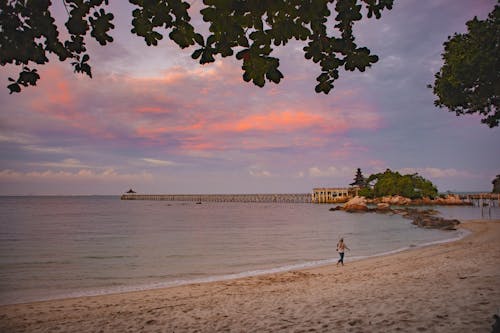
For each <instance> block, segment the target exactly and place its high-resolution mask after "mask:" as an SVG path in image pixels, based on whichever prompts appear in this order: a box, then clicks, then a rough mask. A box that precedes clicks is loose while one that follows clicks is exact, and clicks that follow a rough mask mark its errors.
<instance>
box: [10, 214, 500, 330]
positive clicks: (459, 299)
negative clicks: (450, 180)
mask: <svg viewBox="0 0 500 333" xmlns="http://www.w3.org/2000/svg"><path fill="white" fill-rule="evenodd" d="M460 228H465V229H469V230H471V231H472V232H471V233H470V234H468V235H466V236H465V237H462V238H461V239H460V240H457V241H453V242H447V243H441V244H437V245H428V246H425V247H418V248H410V249H408V250H405V251H402V252H398V253H396V254H387V255H383V256H378V257H370V258H366V259H361V260H358V261H350V262H346V266H344V267H336V266H335V265H326V266H321V267H314V268H305V269H300V270H292V271H286V272H280V273H272V274H266V275H259V276H251V277H242V278H238V279H232V280H225V281H217V282H206V283H195V284H189V285H183V286H175V287H169V288H164V289H153V290H144V291H135V292H127V293H121V294H110V295H101V296H88V297H80V298H70V299H62V300H51V301H41V302H33V303H23V304H15V305H4V306H0V330H1V331H8V332H32V331H51V332H52V331H54V332H57V331H60V332H67V331H81V332H94V331H103V332H114V331H122V332H126V331H130V332H136V331H143V332H156V331H162V332H163V331H164V332H173V331H175V332H191V331H196V330H198V331H201V332H214V331H231V330H233V331H259V332H260V331H264V332H276V331H283V332H287V331H290V330H304V331H305V330H311V331H318V332H326V331H332V330H333V331H335V330H338V331H351V330H353V331H361V332H364V331H370V332H385V331H394V330H402V331H416V330H417V331H427V330H430V331H439V332H452V331H475V330H478V331H485V332H489V331H491V327H492V325H493V315H494V314H499V311H500V242H498V240H499V239H500V220H473V221H470V220H469V221H466V222H464V223H463V224H461V225H460Z"/></svg>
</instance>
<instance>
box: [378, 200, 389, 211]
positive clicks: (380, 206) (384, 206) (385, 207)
mask: <svg viewBox="0 0 500 333" xmlns="http://www.w3.org/2000/svg"><path fill="white" fill-rule="evenodd" d="M390 210H391V205H389V204H388V203H386V202H380V203H378V204H377V211H379V212H388V211H390Z"/></svg>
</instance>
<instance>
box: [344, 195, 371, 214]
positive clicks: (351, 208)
mask: <svg viewBox="0 0 500 333" xmlns="http://www.w3.org/2000/svg"><path fill="white" fill-rule="evenodd" d="M342 210H343V211H346V212H349V213H354V212H367V211H368V206H367V204H366V198H365V197H358V196H355V197H354V198H352V199H351V200H349V201H347V202H346V203H345V204H344V206H343V207H342Z"/></svg>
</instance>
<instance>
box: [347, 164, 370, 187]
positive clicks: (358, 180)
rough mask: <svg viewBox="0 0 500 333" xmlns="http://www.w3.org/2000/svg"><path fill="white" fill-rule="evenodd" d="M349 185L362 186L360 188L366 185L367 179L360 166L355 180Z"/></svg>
mask: <svg viewBox="0 0 500 333" xmlns="http://www.w3.org/2000/svg"><path fill="white" fill-rule="evenodd" d="M349 185H350V186H355V187H360V188H363V187H366V179H365V177H364V176H363V173H362V172H361V169H360V168H358V170H356V175H355V176H354V182H353V183H351V184H349Z"/></svg>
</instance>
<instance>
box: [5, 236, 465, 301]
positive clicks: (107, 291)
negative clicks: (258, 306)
mask: <svg viewBox="0 0 500 333" xmlns="http://www.w3.org/2000/svg"><path fill="white" fill-rule="evenodd" d="M457 230H458V231H459V235H458V236H456V235H454V237H451V238H446V239H441V240H435V241H429V242H426V243H421V244H416V245H414V244H411V245H409V246H405V247H401V248H397V249H394V250H389V251H385V252H380V253H375V254H371V255H362V256H348V257H347V259H346V262H347V263H355V262H358V261H362V260H369V259H374V258H378V257H384V256H389V255H394V254H398V253H401V252H405V251H412V250H417V249H421V248H426V247H429V246H434V245H438V244H446V243H450V242H456V241H459V240H461V239H463V238H465V237H467V236H468V235H469V234H470V233H471V231H469V230H466V229H463V228H458V229H457ZM445 232H446V231H445ZM337 260H338V257H337V256H335V257H333V258H327V259H319V260H315V261H307V262H302V263H296V264H288V265H283V266H277V267H272V268H264V269H255V270H249V271H243V272H237V273H230V274H221V275H213V276H208V277H202V278H195V279H185V280H184V279H183V280H171V281H166V282H154V283H149V284H138V285H129V286H117V287H105V288H95V289H89V290H86V291H74V292H66V293H60V294H54V295H52V296H42V297H40V298H38V299H25V300H22V299H21V300H19V301H14V302H10V303H2V301H1V300H0V307H2V306H11V305H22V304H30V303H39V302H51V301H61V300H66V299H76V298H84V297H100V296H108V295H117V294H127V293H135V292H146V291H155V290H162V289H167V288H176V287H182V286H189V285H195V284H205V283H217V282H225V281H231V280H236V279H244V278H252V277H260V276H265V275H270V274H280V273H287V272H291V271H304V270H310V269H316V268H321V267H325V266H329V265H335V264H336V262H337Z"/></svg>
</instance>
